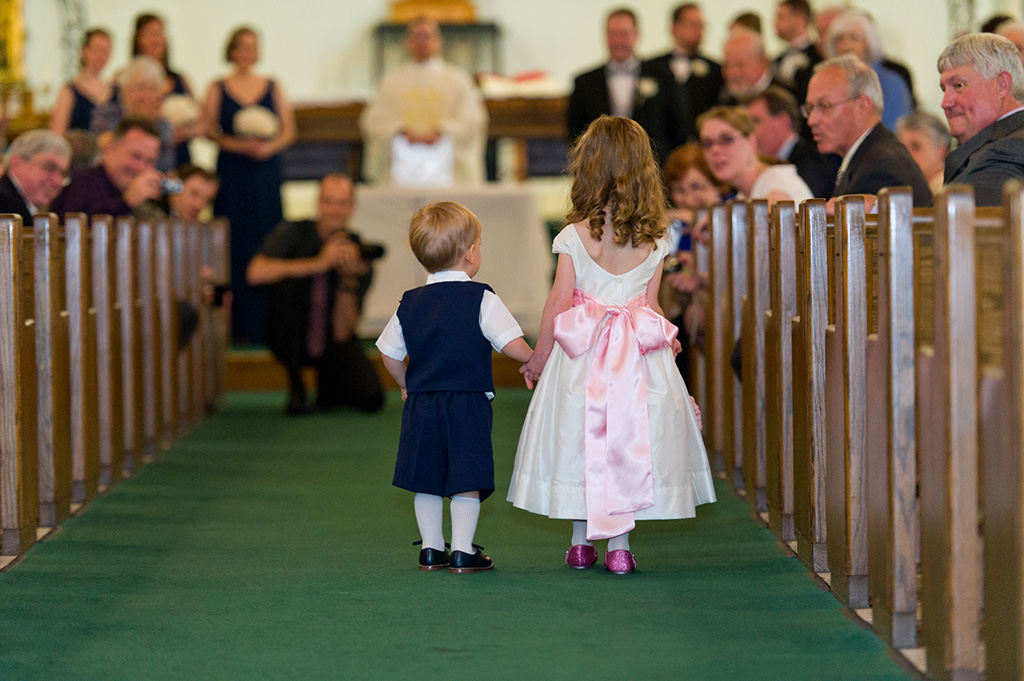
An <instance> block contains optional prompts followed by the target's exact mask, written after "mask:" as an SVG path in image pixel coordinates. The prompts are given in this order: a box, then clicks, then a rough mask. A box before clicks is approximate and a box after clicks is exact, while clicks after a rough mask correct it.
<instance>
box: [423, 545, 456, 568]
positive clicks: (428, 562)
mask: <svg viewBox="0 0 1024 681" xmlns="http://www.w3.org/2000/svg"><path fill="white" fill-rule="evenodd" d="M450 562H451V559H450V558H449V557H448V552H447V551H439V550H438V549H423V550H422V551H420V570H443V569H445V568H446V567H448V564H449V563H450Z"/></svg>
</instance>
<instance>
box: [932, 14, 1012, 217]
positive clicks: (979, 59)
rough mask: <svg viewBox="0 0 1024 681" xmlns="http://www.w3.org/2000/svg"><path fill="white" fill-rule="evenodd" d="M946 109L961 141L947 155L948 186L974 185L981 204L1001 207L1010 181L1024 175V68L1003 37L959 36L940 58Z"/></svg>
mask: <svg viewBox="0 0 1024 681" xmlns="http://www.w3.org/2000/svg"><path fill="white" fill-rule="evenodd" d="M938 69H939V86H940V87H941V88H942V93H943V94H942V110H943V111H945V112H946V120H947V121H948V122H949V132H950V134H951V135H952V136H953V137H955V138H956V140H957V141H958V142H959V143H960V146H958V147H957V148H956V149H954V150H953V151H952V152H950V154H949V155H948V156H947V157H946V172H945V178H944V179H945V183H946V184H969V185H971V186H972V187H974V200H975V203H976V204H977V205H979V206H998V205H1000V204H1001V202H1002V198H1001V197H1002V190H1003V185H1004V184H1005V183H1006V181H1007V180H1011V179H1019V178H1022V177H1024V67H1022V66H1021V59H1020V53H1019V52H1018V51H1017V48H1016V46H1015V45H1014V44H1013V43H1011V42H1010V41H1009V40H1007V39H1006V38H1003V37H1002V36H997V35H993V34H991V33H972V34H970V35H965V36H962V37H960V38H957V39H956V40H954V41H953V42H952V43H950V44H949V46H948V47H946V49H945V50H943V51H942V54H941V55H939V60H938Z"/></svg>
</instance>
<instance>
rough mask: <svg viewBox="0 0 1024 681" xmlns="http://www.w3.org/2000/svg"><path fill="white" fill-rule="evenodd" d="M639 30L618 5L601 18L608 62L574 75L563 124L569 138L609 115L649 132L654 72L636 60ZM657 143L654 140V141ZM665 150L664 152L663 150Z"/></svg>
mask: <svg viewBox="0 0 1024 681" xmlns="http://www.w3.org/2000/svg"><path fill="white" fill-rule="evenodd" d="M639 37H640V32H639V30H638V28H637V23H636V14H634V13H633V11H632V10H630V9H626V8H621V9H617V10H613V11H612V12H611V14H609V15H608V19H607V20H606V21H605V42H606V44H607V46H608V62H607V63H605V64H603V65H601V66H599V67H597V68H596V69H593V70H592V71H587V72H586V73H583V74H581V75H579V76H577V77H576V79H575V82H574V83H573V90H572V94H571V95H570V96H569V109H568V112H567V120H566V122H567V124H568V129H569V141H570V142H571V141H572V140H574V139H576V138H577V137H578V136H579V135H580V134H582V133H583V132H584V131H585V130H586V129H587V127H588V126H589V125H590V123H591V121H593V120H594V119H596V118H598V117H599V116H603V115H605V114H611V115H613V116H622V117H624V118H632V119H633V120H635V121H636V122H637V123H639V124H640V125H641V126H643V127H644V129H645V130H647V131H648V134H651V132H652V128H651V124H652V122H653V119H655V118H656V117H657V116H658V115H659V114H658V105H657V104H656V102H657V101H658V100H659V98H658V97H657V95H658V91H659V84H658V80H657V74H656V73H655V72H653V71H652V70H651V69H650V68H649V67H648V66H645V65H643V64H641V63H640V60H639V59H638V58H637V56H636V53H635V52H634V46H635V45H636V41H637V39H638V38H639ZM654 144H655V146H656V147H658V146H659V143H658V141H657V140H655V141H654ZM665 153H667V151H666V152H665Z"/></svg>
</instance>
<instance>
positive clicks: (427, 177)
mask: <svg viewBox="0 0 1024 681" xmlns="http://www.w3.org/2000/svg"><path fill="white" fill-rule="evenodd" d="M405 48H406V51H407V52H408V54H409V56H410V58H411V59H412V61H411V63H409V64H406V65H405V66H401V67H399V68H397V69H394V70H392V71H390V72H388V73H387V74H385V76H384V78H383V80H382V81H381V83H380V87H379V89H378V91H377V96H376V97H375V98H374V100H373V102H371V103H370V104H369V106H367V107H366V108H365V109H364V110H363V113H362V115H361V116H360V118H359V126H360V128H361V129H362V131H363V139H364V142H365V145H366V148H365V155H364V162H363V173H364V174H365V175H366V177H367V179H368V180H370V181H371V182H378V183H392V184H399V185H406V186H448V185H452V184H477V183H481V182H483V181H484V179H485V178H484V145H485V141H486V135H487V109H486V108H485V107H484V104H483V99H482V98H481V96H480V92H479V90H477V88H476V87H475V86H474V85H473V81H472V80H471V79H470V77H469V75H468V74H467V73H465V72H464V71H462V70H461V69H458V68H456V67H454V66H452V65H450V64H446V63H445V62H444V61H443V60H442V59H441V56H440V53H441V31H440V29H439V28H438V26H437V23H436V22H435V21H433V20H432V19H426V18H423V19H417V20H414V21H413V22H412V23H411V24H409V29H408V31H407V32H406V36H405Z"/></svg>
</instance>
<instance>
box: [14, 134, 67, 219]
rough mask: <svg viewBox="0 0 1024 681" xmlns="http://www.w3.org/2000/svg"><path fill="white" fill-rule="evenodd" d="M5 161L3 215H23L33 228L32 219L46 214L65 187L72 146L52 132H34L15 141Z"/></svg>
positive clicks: (22, 217)
mask: <svg viewBox="0 0 1024 681" xmlns="http://www.w3.org/2000/svg"><path fill="white" fill-rule="evenodd" d="M5 160H6V164H7V169H6V171H5V172H4V176H3V177H0V213H14V214H15V215H20V216H21V219H22V220H23V221H24V222H25V224H32V215H33V214H34V213H37V212H39V211H42V210H45V209H46V208H47V207H48V206H49V205H50V202H51V201H53V199H54V198H56V196H57V194H59V193H60V190H61V187H63V186H64V179H65V178H66V177H67V174H68V164H69V163H70V162H71V145H69V144H68V143H67V141H66V140H65V139H64V138H63V137H61V136H60V135H55V134H53V133H52V132H49V131H48V130H30V131H29V132H26V133H23V134H21V135H19V136H18V137H17V139H15V140H14V142H13V143H12V144H11V146H10V148H9V149H8V150H7V154H6V155H5Z"/></svg>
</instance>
